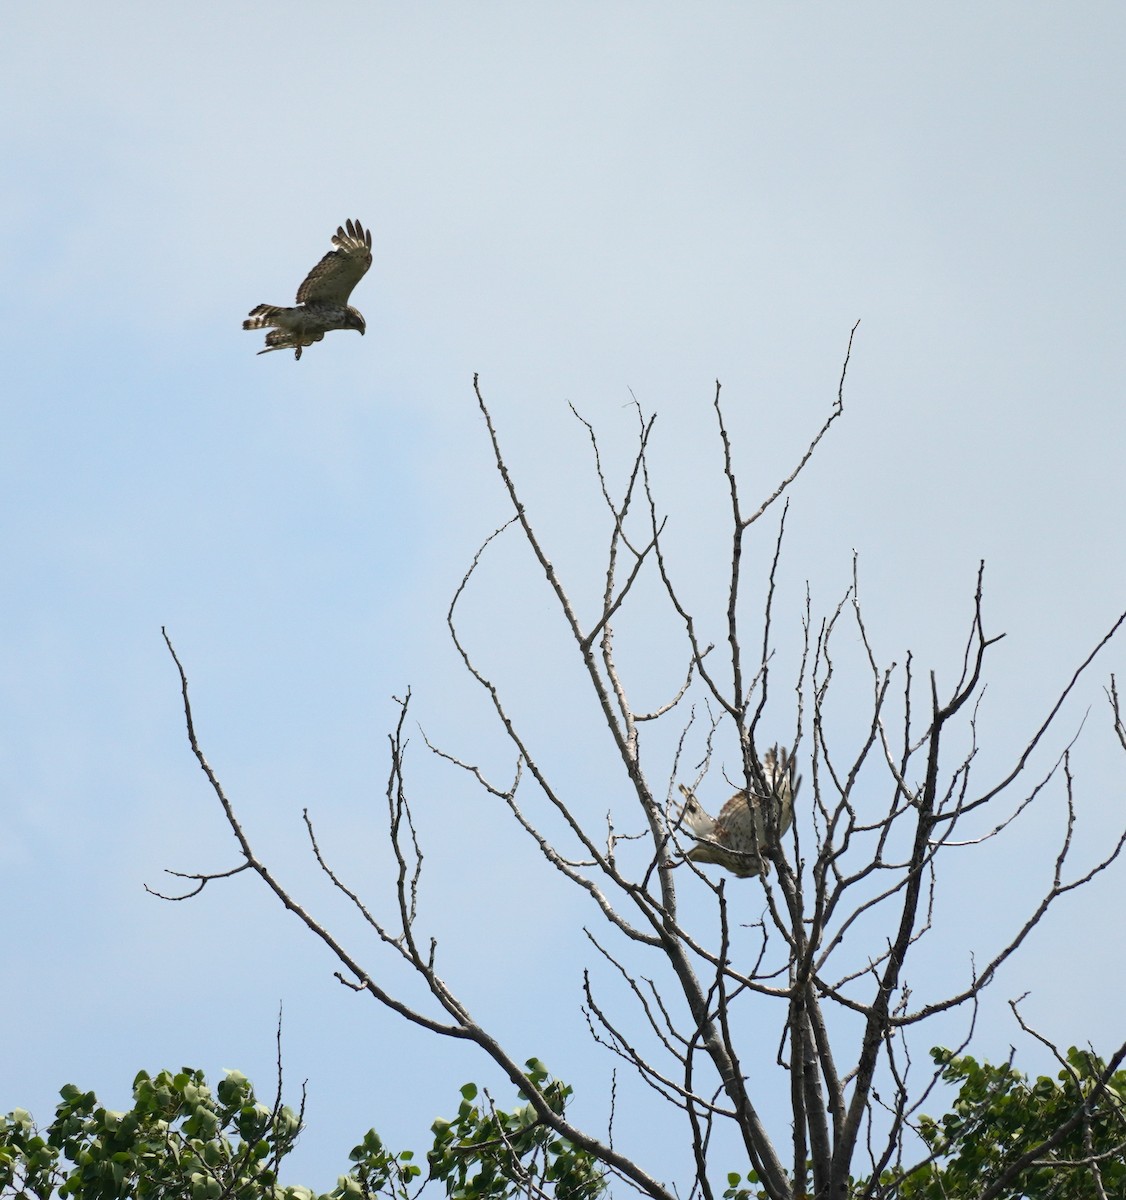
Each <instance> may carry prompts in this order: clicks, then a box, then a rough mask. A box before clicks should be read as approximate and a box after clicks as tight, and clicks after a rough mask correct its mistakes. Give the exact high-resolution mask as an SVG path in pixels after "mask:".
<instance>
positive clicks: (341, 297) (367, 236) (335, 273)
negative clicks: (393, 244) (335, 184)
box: [297, 220, 371, 308]
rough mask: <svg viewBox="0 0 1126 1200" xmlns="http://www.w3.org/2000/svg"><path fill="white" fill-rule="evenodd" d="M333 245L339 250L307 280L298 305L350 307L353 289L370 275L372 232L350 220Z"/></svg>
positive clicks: (306, 278)
mask: <svg viewBox="0 0 1126 1200" xmlns="http://www.w3.org/2000/svg"><path fill="white" fill-rule="evenodd" d="M332 244H333V245H334V246H339V247H340V249H339V250H330V251H329V252H328V253H327V254H326V255H325V256H324V258H322V259H321V261H320V262H319V263H317V265H316V266H315V267H314V268H313V269H312V270H311V271H310V272H309V274H308V275H306V276H305V282H304V283H303V284H302V285H301V286H300V287H299V288H298V289H297V303H298V304H324V305H338V306H339V307H341V308H343V307H344V306H345V305H347V303H348V297H349V296H350V295H351V294H352V289H353V288H354V287H355V286H356V284H357V283H359V282H360V280H361V279H363V277H364V276H365V275H366V274H367V270H368V267H370V266H371V230H370V229H364V227H363V226H362V225H361V224H360V223H359V221H351V220H349V221H348V223H347V227H346V230H345V226H340V227H339V228H338V229H337V230H336V233H335V234H334V235H333V238H332Z"/></svg>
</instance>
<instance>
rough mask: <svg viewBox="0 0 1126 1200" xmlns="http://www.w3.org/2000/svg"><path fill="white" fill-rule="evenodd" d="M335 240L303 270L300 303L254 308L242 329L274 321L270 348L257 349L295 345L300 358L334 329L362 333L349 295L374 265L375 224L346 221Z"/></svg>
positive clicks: (361, 320) (359, 317)
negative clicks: (311, 267)
mask: <svg viewBox="0 0 1126 1200" xmlns="http://www.w3.org/2000/svg"><path fill="white" fill-rule="evenodd" d="M332 242H333V245H334V246H337V247H339V249H337V250H330V251H329V252H328V253H327V254H326V255H325V256H324V258H322V259H321V261H320V262H319V263H317V265H316V266H315V267H314V268H313V269H312V270H311V271H310V272H309V274H308V275H306V276H305V282H304V283H302V285H301V286H300V287H299V288H298V289H297V307H296V308H283V307H281V306H279V305H277V304H259V305H258V307H257V308H253V309H251V310H250V316H249V318H248V319H247V320H245V321H243V323H242V327H243V329H264V328H266V327H272V328H271V331H270V332H269V333H268V334H266V349H265V350H259V351H258V353H259V354H269V352H270V351H271V350H295V351H296V353H295V354H294V357H295V358H300V357H301V350H302V348H303V347H305V346H311V345H312V344H313V343H314V342H319V341H321V339H322V338H323V337H324V335H325V334H326V333H330V332H331V331H332V330H334V329H358V330H359V331H360V333H361V334H363V332H364V330H365V329H366V328H367V325H366V323H365V321H364V318H363V316H362V315H361V314H360V313H359V312H358V311H357V310H356V309H354V308H352V307H351V305H349V303H348V297H349V296H351V294H352V289H353V288H354V287H355V286H356V284H357V283H359V282H360V280H361V279H362V278H363V277H364V275H365V274H366V273H367V269H368V267H370V266H371V230H370V229H366V230H365V229H364V227H363V226H362V225H361V224H360V222H359V221H348V222H347V229H345V227H344V226H340V227H339V228H337V230H336V233H335V235H334V236H333V239H332Z"/></svg>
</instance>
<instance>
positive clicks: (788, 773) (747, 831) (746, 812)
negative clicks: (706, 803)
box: [677, 746, 801, 879]
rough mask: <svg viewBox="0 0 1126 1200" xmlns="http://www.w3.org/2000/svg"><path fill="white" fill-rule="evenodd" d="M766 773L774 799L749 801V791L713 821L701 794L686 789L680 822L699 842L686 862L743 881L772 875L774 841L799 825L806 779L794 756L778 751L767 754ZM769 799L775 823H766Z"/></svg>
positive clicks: (730, 802)
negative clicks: (797, 808) (798, 798)
mask: <svg viewBox="0 0 1126 1200" xmlns="http://www.w3.org/2000/svg"><path fill="white" fill-rule="evenodd" d="M762 774H763V778H764V779H765V780H766V783H767V785H768V786H769V787H770V789H771V794H770V796H768V797H765V798H764V797H762V796H758V795H751V796H750V799H749V801H748V794H747V793H746V792H736V793H735V795H734V796H732V797H731V799H730V800H728V801H727V803H726V804H725V805H724V806H723V807H722V808H721V809H720V810H719V815H718V816H716V817H712V816H709V815H708V813H707V812H706V811H705V810H704V807H703V805H701V803H700V802H699V800H697V799H696V796H695V794H694V793H693V792H692V791H690V790H689V789H688V788H686V787H685V786H684V785H683V784H681V786H680V791H681V794H682V795H683V796H684V807H683V808H682V809H681V810H680V817H679V819H678V822H677V823H678V824H684V825H686V826H687V827H688V829H689V831H690V832H691V833H692V836H693V837H695V838H696V839H697V841H696V845H695V846H693V847H692V849H691V850H689V851H688V853H687V855H685V857H686V858H688V859H689V860H690V861H692V862H695V863H714V864H715V865H716V866H719V867H724V868H725V869H726V870H728V871H730V872H731V873H732V874H734V875H738V876H739V878H740V879H746V878H748V877H749V876H751V875H766V874H769V873H770V863H769V862H768V861H767V859H766V853H765V852H766V851H767V849H768V847H769V842H768V839H769V838H770V837H771V835H773V836H774V837H776V838H780V837H781V836H782V834H784V833H785V832H786V830H787V829H789V828H790V826H791V824H792V823H793V820H794V796H795V795H796V794H797V790H798V786H799V785H800V783H801V779H800V778H795V776H794V767H793V762H792V761H791V759H790V756H789V754H788V753H787V752H786V751H785V750H784V749H783V750H782V751H781V752H779V750H778V747H777V746H775V747H773V748H772V749H770V750H767V752H766V753H765V754H764V755H763V760H762ZM764 800H765V803H767V804H770V805H772V806H774V813H775V817H774V820H773V821H770V822H768V821H767V820H766V813H765V812H764V809H763V804H764ZM752 813H753V814H754V816H753V822H752Z"/></svg>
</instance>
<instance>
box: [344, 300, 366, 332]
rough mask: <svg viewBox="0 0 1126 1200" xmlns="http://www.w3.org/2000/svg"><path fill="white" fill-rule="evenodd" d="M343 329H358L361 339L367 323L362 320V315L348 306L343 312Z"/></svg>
mask: <svg viewBox="0 0 1126 1200" xmlns="http://www.w3.org/2000/svg"><path fill="white" fill-rule="evenodd" d="M344 328H345V329H358V330H359V331H360V336H361V337H363V334H364V330H365V329H367V322H366V321H365V320H364V318H363V315H362V314H361V313H360V312H358V311H357V310H356V309H354V308H353V307H352V306H351V305H350V304H349V305H348V307H347V308H346V309H345V310H344Z"/></svg>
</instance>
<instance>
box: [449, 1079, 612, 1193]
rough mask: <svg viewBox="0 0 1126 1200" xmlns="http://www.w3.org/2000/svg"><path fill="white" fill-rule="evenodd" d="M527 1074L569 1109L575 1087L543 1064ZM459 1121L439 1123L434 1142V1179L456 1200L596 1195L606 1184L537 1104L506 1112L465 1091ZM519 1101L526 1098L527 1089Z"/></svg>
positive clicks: (470, 1088)
mask: <svg viewBox="0 0 1126 1200" xmlns="http://www.w3.org/2000/svg"><path fill="white" fill-rule="evenodd" d="M525 1065H526V1066H527V1068H528V1078H529V1079H530V1080H531V1081H532V1083H534V1084H535V1085H536V1087H537V1088H538V1089H539V1090H540V1091H541V1093H542V1094H543V1095H544V1097H545V1098H546V1099H547V1102H548V1105H549V1106H550V1108H551V1110H552V1111H553V1112H556V1113H562V1112H563V1109H564V1106H565V1105H566V1103H567V1100H568V1099H569V1098H570V1096H571V1089H570V1088H569V1087H568V1086H567V1085H566V1084H565V1083H561V1082H560V1081H559V1080H557V1079H555V1080H553V1079H551V1078H550V1077H549V1076H548V1073H547V1071H546V1069H545V1068H544V1066H543V1063H541V1062H539V1060H538V1059H534V1058H531V1059H529V1060H528V1062H527V1063H526V1064H525ZM461 1096H462V1100H461V1104H460V1106H459V1107H458V1110H457V1116H456V1117H455V1118H454V1119H453V1120H452V1121H435V1122H434V1124H433V1125H432V1126H431V1128H432V1130H433V1132H434V1146H433V1149H432V1150H431V1151H430V1153H429V1154H428V1155H427V1158H428V1159H429V1161H430V1177H431V1178H432V1179H440V1180H442V1181H443V1182H444V1183H445V1185H446V1194H447V1195H448V1196H450V1197H452V1198H453V1200H503V1198H505V1197H509V1196H512V1195H514V1194H516V1193H517V1192H529V1193H534V1192H535V1191H537V1190H542V1191H546V1192H553V1193H554V1195H555V1196H556V1198H557V1200H595V1198H596V1197H597V1196H599V1195H600V1194H601V1192H602V1191H603V1190H604V1188H605V1180H604V1178H603V1176H602V1173H601V1171H600V1170H599V1168H598V1164H597V1162H596V1161H595V1160H594V1158H593V1157H592V1156H591V1155H590V1154H588V1153H587V1152H586V1151H585V1150H581V1149H579V1148H578V1147H576V1146H573V1145H572V1144H571V1143H570V1142H568V1141H567V1140H566V1139H564V1138H561V1137H559V1136H558V1135H557V1134H556V1133H555V1132H554V1131H553V1130H551V1129H550V1128H549V1127H548V1126H546V1125H544V1124H542V1123H541V1122H540V1120H539V1119H538V1117H537V1116H536V1111H535V1109H534V1108H533V1107H532V1106H531V1104H524V1105H521V1106H520V1107H519V1108H514V1109H513V1110H512V1111H511V1112H501V1111H500V1110H499V1109H497V1108H495V1107H494V1106H493V1104H492V1103H491V1102H490V1103H489V1104H488V1107H487V1108H484V1109H482V1107H481V1106H479V1105H477V1104H475V1103H474V1101H475V1100H476V1099H477V1087H476V1085H475V1084H472V1083H467V1084H466V1085H465V1087H463V1088H462V1089H461ZM520 1099H522V1100H527V1096H526V1095H524V1093H523V1092H521V1093H520Z"/></svg>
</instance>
